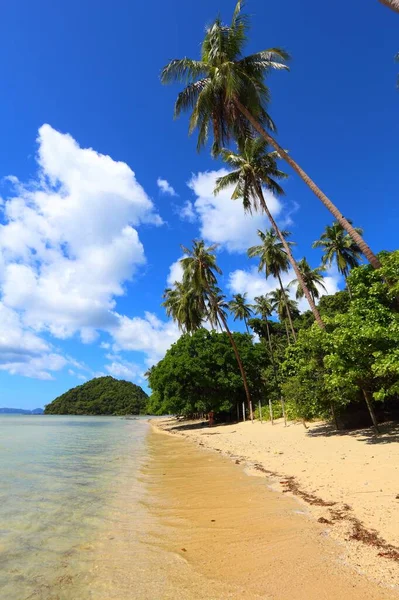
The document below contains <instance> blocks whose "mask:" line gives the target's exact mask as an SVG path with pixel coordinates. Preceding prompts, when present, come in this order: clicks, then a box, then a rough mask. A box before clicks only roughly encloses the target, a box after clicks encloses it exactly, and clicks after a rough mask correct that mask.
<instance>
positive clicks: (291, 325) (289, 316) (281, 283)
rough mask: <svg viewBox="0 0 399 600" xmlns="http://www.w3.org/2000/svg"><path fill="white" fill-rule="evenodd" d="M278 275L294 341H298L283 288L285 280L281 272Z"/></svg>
mask: <svg viewBox="0 0 399 600" xmlns="http://www.w3.org/2000/svg"><path fill="white" fill-rule="evenodd" d="M277 277H278V281H279V283H280V288H281V291H282V293H283V296H284V300H285V308H286V309H287V316H288V320H289V322H290V327H291V331H292V337H293V338H294V342H296V333H295V329H294V326H293V324H292V318H291V311H290V309H289V307H288V302H287V296H286V294H285V291H284V288H283V282H282V281H281V277H280V273H278V274H277Z"/></svg>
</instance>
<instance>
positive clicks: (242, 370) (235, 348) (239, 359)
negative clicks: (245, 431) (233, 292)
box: [218, 310, 254, 423]
mask: <svg viewBox="0 0 399 600" xmlns="http://www.w3.org/2000/svg"><path fill="white" fill-rule="evenodd" d="M218 313H219V319H220V320H221V321H222V323H223V326H224V328H225V330H226V333H227V335H228V336H229V340H230V343H231V345H232V347H233V350H234V354H235V357H236V360H237V363H238V367H239V369H240V373H241V377H242V382H243V384H244V389H245V395H246V397H247V404H248V409H249V415H250V417H251V421H252V423H253V422H254V414H253V410H252V400H251V394H250V391H249V387H248V381H247V376H246V374H245V370H244V365H243V364H242V360H241V356H240V353H239V352H238V348H237V344H236V343H235V340H234V337H233V335H232V333H231V331H230V329H229V326H228V325H227V321H226V319H225V316H224V314H223V313H222V311H221V310H218Z"/></svg>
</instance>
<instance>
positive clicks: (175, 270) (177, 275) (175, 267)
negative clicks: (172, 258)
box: [166, 258, 183, 287]
mask: <svg viewBox="0 0 399 600" xmlns="http://www.w3.org/2000/svg"><path fill="white" fill-rule="evenodd" d="M180 261H181V259H180V258H179V260H177V261H176V262H174V263H172V264H171V265H170V267H169V275H168V278H167V280H166V282H167V284H168V286H170V287H172V286H173V285H174V284H175V283H176V282H179V283H180V282H181V281H182V279H183V267H182V266H181V262H180Z"/></svg>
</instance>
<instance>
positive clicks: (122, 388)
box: [44, 376, 148, 415]
mask: <svg viewBox="0 0 399 600" xmlns="http://www.w3.org/2000/svg"><path fill="white" fill-rule="evenodd" d="M147 399H148V396H147V394H146V393H145V391H144V390H143V389H142V388H141V387H140V386H138V385H135V384H134V383H131V382H130V381H124V380H120V379H114V377H110V376H107V377H97V378H95V379H91V380H90V381H87V382H86V383H84V384H83V385H78V386H77V387H74V388H72V389H70V390H68V391H67V392H65V394H62V396H59V397H58V398H56V399H55V400H53V401H52V402H51V403H50V404H47V406H46V407H45V409H44V414H46V415H138V414H140V413H143V412H145V407H146V403H147Z"/></svg>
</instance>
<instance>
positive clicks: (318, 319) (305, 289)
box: [257, 186, 325, 329]
mask: <svg viewBox="0 0 399 600" xmlns="http://www.w3.org/2000/svg"><path fill="white" fill-rule="evenodd" d="M257 191H258V196H259V200H260V203H261V206H262V208H263V210H264V211H265V213H266V215H267V217H268V219H269V221H270V223H271V224H272V227H273V229H274V231H275V232H276V234H277V235H278V237H279V238H280V241H281V243H282V244H283V247H284V250H285V251H286V253H287V256H288V260H289V261H290V263H291V266H292V268H293V269H294V271H295V275H296V277H297V280H298V282H299V285H300V286H301V288H302V290H303V293H304V294H305V297H306V300H307V301H308V303H309V306H310V309H311V311H312V313H313V315H314V318H315V319H316V322H317V324H318V325H319V327H321V329H324V328H325V325H324V323H323V321H322V319H321V317H320V313H319V311H318V310H317V308H316V304H315V302H314V298H313V296H312V294H311V293H310V291H309V289H308V287H307V285H306V283H305V281H304V279H303V277H302V273H301V271H300V270H299V268H298V265H297V262H296V260H295V258H294V257H293V256H292V252H291V249H290V247H289V245H288V244H287V242H286V240H285V237H284V236H283V234H282V233H281V231H280V228H279V227H278V225H277V223H276V221H275V220H274V219H273V215H272V214H271V212H270V210H269V207H268V206H267V204H266V201H265V198H264V196H263V192H262V188H261V186H259V188H258V190H257Z"/></svg>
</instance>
